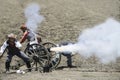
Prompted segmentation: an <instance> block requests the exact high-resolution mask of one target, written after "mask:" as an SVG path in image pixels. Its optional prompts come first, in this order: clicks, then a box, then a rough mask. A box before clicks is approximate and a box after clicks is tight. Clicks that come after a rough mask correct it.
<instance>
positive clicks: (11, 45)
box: [0, 33, 31, 73]
mask: <svg viewBox="0 0 120 80" xmlns="http://www.w3.org/2000/svg"><path fill="white" fill-rule="evenodd" d="M20 47H22V45H21V44H20V42H19V41H17V40H16V35H14V34H13V33H11V34H9V35H8V36H7V40H6V41H5V42H4V44H3V45H2V46H1V49H0V57H1V56H2V55H3V53H4V52H5V51H6V49H7V50H8V53H7V54H8V56H7V59H6V62H5V68H6V73H9V68H10V63H11V60H12V57H13V56H15V55H16V56H18V57H19V58H21V59H22V60H23V61H24V62H25V63H26V65H27V68H28V71H31V64H30V60H29V57H28V56H26V55H25V54H24V53H23V52H22V51H21V50H20Z"/></svg>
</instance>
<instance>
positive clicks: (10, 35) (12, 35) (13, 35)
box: [7, 33, 17, 39]
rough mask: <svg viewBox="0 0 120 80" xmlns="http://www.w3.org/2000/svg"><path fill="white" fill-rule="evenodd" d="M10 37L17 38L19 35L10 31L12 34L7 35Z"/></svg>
mask: <svg viewBox="0 0 120 80" xmlns="http://www.w3.org/2000/svg"><path fill="white" fill-rule="evenodd" d="M7 37H8V38H14V39H15V38H16V37H17V36H16V35H15V34H13V33H10V34H8V36H7Z"/></svg>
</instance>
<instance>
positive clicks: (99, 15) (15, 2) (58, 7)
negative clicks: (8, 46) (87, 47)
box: [0, 0, 120, 80]
mask: <svg viewBox="0 0 120 80" xmlns="http://www.w3.org/2000/svg"><path fill="white" fill-rule="evenodd" d="M31 2H36V3H38V4H40V7H41V11H40V13H41V14H42V15H43V16H44V17H45V20H44V21H43V22H42V23H41V24H40V25H39V28H38V32H39V33H40V36H41V37H42V40H43V42H48V41H49V42H53V43H56V44H57V43H59V42H61V41H73V42H76V41H77V38H78V35H79V34H80V33H81V31H82V30H83V29H85V28H88V27H93V26H94V25H97V24H100V23H102V22H103V21H105V20H106V19H108V18H110V17H112V18H115V19H116V20H118V21H120V0H0V45H2V43H3V42H4V41H5V39H6V38H5V37H6V35H7V34H8V33H11V32H14V33H15V34H17V35H18V37H17V38H18V39H19V38H20V36H21V31H20V30H19V27H20V25H21V24H22V23H24V22H25V21H26V19H25V16H24V9H25V7H26V5H27V4H29V3H31ZM23 45H24V44H23ZM5 59H6V54H5V55H4V57H3V58H2V59H1V60H0V80H120V73H119V71H120V59H118V60H117V62H116V63H110V64H106V65H104V64H101V63H99V62H98V60H97V59H96V58H95V57H94V56H93V57H91V58H89V59H84V58H83V57H81V56H80V55H75V56H73V65H75V66H77V68H72V69H69V68H64V69H61V70H54V71H52V72H50V73H39V72H35V71H32V72H31V73H26V74H24V75H23V74H16V73H13V74H4V73H2V72H3V71H4V63H5ZM14 61H15V59H13V63H12V64H14ZM60 66H66V58H65V57H64V56H62V60H61V63H60V64H59V67H60Z"/></svg>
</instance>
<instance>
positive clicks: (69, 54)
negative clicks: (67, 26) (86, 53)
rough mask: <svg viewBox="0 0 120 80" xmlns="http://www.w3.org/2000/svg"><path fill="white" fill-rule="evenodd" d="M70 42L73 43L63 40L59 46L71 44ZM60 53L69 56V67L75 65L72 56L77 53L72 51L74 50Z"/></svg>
mask: <svg viewBox="0 0 120 80" xmlns="http://www.w3.org/2000/svg"><path fill="white" fill-rule="evenodd" d="M69 44H73V43H72V42H68V41H65V42H61V43H60V44H59V45H58V46H66V45H69ZM60 53H61V54H62V55H63V56H65V57H66V58H67V66H68V67H69V68H72V67H75V66H73V65H72V56H73V55H74V54H75V53H72V52H69V51H65V52H60Z"/></svg>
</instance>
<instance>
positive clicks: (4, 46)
mask: <svg viewBox="0 0 120 80" xmlns="http://www.w3.org/2000/svg"><path fill="white" fill-rule="evenodd" d="M7 46H8V44H7V42H6V41H5V42H4V43H3V45H2V46H1V48H0V58H1V57H2V56H3V54H4V52H5V50H6V48H7Z"/></svg>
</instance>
